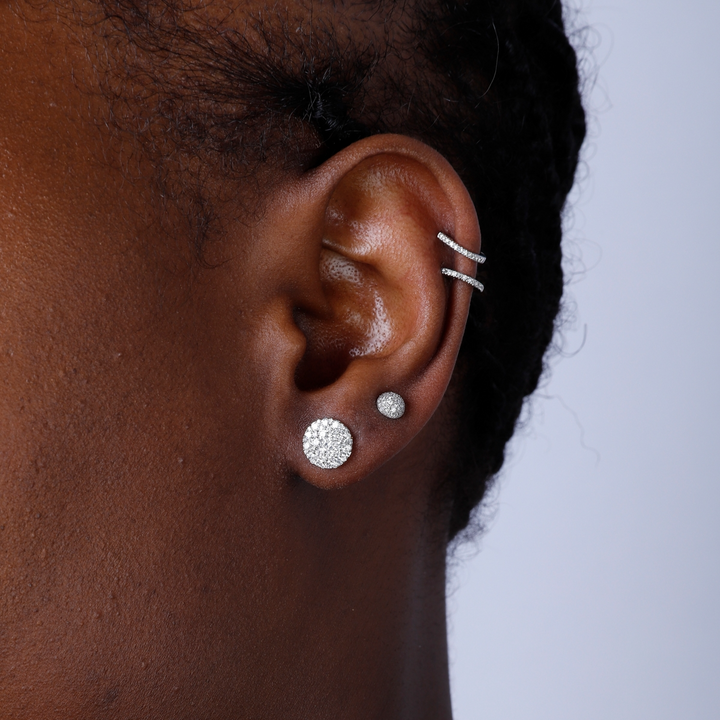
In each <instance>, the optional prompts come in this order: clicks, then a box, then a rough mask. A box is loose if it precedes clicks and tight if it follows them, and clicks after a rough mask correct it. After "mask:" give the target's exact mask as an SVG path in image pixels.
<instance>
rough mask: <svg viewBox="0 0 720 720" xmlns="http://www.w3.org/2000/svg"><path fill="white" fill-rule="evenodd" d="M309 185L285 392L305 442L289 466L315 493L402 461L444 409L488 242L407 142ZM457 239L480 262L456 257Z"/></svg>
mask: <svg viewBox="0 0 720 720" xmlns="http://www.w3.org/2000/svg"><path fill="white" fill-rule="evenodd" d="M302 182H306V183H307V186H306V189H305V190H304V191H301V192H299V193H296V196H297V197H299V198H303V199H304V202H303V206H302V208H300V207H298V209H297V215H296V216H297V217H301V216H302V217H303V218H304V225H305V226H306V227H308V228H312V230H311V231H310V232H307V233H306V236H305V237H303V238H297V239H296V247H298V245H299V246H300V247H301V250H302V253H303V256H304V261H303V262H302V263H298V265H297V268H298V270H297V277H296V282H295V283H291V284H292V285H293V287H294V288H295V290H294V292H293V293H292V294H288V295H287V298H286V300H287V302H288V303H289V304H291V307H290V308H289V312H290V313H291V314H292V317H293V319H294V323H295V325H296V327H297V328H299V329H300V331H301V332H302V334H303V336H304V337H305V348H304V352H303V353H302V357H301V358H300V359H299V362H297V364H296V366H295V367H293V368H292V369H290V368H287V370H286V373H287V374H288V375H290V372H287V371H290V370H291V377H286V378H284V379H283V380H282V382H284V383H287V384H288V388H287V393H284V395H285V397H286V403H285V408H284V411H283V414H284V415H285V418H286V425H285V426H286V428H287V431H288V434H289V435H292V434H294V435H295V437H296V441H295V443H294V444H293V443H292V440H291V439H290V442H289V443H288V444H287V446H286V447H287V450H288V455H289V457H288V458H287V461H288V462H289V463H290V464H291V466H292V467H293V469H294V472H296V473H297V474H298V475H300V476H301V477H303V478H304V479H305V480H307V481H308V482H310V483H312V484H314V485H316V486H318V487H321V488H327V489H329V488H339V487H344V486H346V485H348V484H351V483H353V482H356V481H358V480H360V479H362V478H363V477H366V476H367V475H369V474H371V473H372V472H374V471H375V470H377V469H378V468H380V467H381V466H382V465H384V463H386V462H387V461H388V460H389V459H390V458H392V457H393V456H394V455H396V454H397V453H398V452H400V451H402V449H403V448H404V447H405V446H406V445H407V444H408V443H409V442H410V441H411V440H412V439H413V438H414V437H415V436H416V435H417V434H418V433H419V432H420V431H421V430H422V428H423V427H424V426H425V424H426V423H427V422H428V420H429V419H430V418H431V417H432V415H433V413H434V412H435V410H436V409H437V407H438V405H439V403H440V401H441V400H442V397H443V395H444V393H445V390H446V388H447V385H448V383H449V381H450V378H451V376H452V373H453V369H454V366H455V360H456V357H457V352H458V350H459V347H460V342H461V339H462V335H463V331H464V327H465V322H466V319H467V314H468V309H469V303H470V296H471V292H472V289H471V287H470V286H469V285H468V284H466V283H467V282H468V281H470V280H472V279H473V278H474V275H475V267H476V265H475V263H476V260H477V259H478V257H477V256H475V257H474V259H473V253H476V252H479V244H480V233H479V227H478V222H477V217H476V215H475V209H474V206H473V204H472V202H471V200H470V198H469V196H468V194H467V191H466V190H465V188H464V186H463V184H462V182H461V180H460V178H459V177H458V176H457V174H456V173H455V172H454V170H453V169H452V167H451V166H450V165H449V163H447V161H446V160H444V159H443V158H442V157H441V156H439V155H438V154H437V153H436V152H435V151H433V150H432V149H430V148H429V147H427V146H425V145H423V144H422V143H419V142H417V141H415V140H412V139H409V138H405V137H399V136H376V137H373V138H370V139H369V140H363V141H361V142H359V143H356V144H355V145H353V146H351V147H350V148H347V149H346V150H344V151H342V152H341V153H338V155H336V156H334V157H333V158H331V159H330V160H329V161H327V163H325V164H324V165H323V166H321V167H319V168H317V169H316V170H314V171H313V173H312V174H311V175H310V176H309V177H308V178H306V179H304V180H303V181H301V183H302ZM308 189H309V190H308ZM307 198H310V202H309V203H308V202H307ZM438 233H444V234H445V236H446V237H447V239H449V240H450V247H448V244H447V243H446V241H444V240H443V241H442V242H441V240H440V239H438ZM452 238H455V239H457V240H458V241H459V244H460V245H461V246H462V247H463V248H465V249H466V250H467V251H469V252H463V253H462V254H459V253H458V252H457V249H456V248H452V249H451V245H452V243H453V242H454V241H455V240H453V239H452ZM444 243H445V244H444ZM308 258H310V259H312V266H311V265H310V263H309V262H308V261H307V260H308ZM300 268H303V269H302V272H301V270H300ZM312 268H314V269H312ZM443 268H446V269H448V270H450V271H451V272H454V273H455V275H454V277H458V275H462V276H463V277H461V278H460V279H465V282H455V280H454V279H452V277H453V276H449V275H447V274H445V273H444V272H443ZM287 285H288V283H287V278H286V279H285V281H284V286H287ZM290 383H292V387H290ZM401 405H402V411H401V409H400V408H401Z"/></svg>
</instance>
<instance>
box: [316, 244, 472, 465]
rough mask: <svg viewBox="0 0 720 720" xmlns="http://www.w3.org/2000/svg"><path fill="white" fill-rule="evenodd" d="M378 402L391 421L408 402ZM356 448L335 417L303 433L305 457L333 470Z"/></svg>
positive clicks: (452, 273) (393, 397)
mask: <svg viewBox="0 0 720 720" xmlns="http://www.w3.org/2000/svg"><path fill="white" fill-rule="evenodd" d="M437 238H438V240H440V241H441V242H443V243H445V244H446V245H447V246H448V247H450V248H452V249H453V250H454V251H455V252H457V253H460V255H464V256H465V257H467V258H470V260H474V261H475V262H476V263H478V264H480V265H482V264H483V263H484V262H485V259H486V258H485V255H483V254H482V253H474V252H471V251H470V250H468V249H466V248H464V247H462V245H458V244H457V243H456V242H455V241H454V240H453V239H452V238H450V237H449V236H448V235H446V234H445V233H443V232H439V233H438V234H437ZM440 272H441V273H442V274H443V275H447V276H449V277H453V278H456V279H457V280H462V281H463V282H466V283H467V284H468V285H471V286H472V287H474V288H476V289H477V290H479V291H480V292H482V291H483V290H484V289H485V287H484V285H483V284H482V283H481V282H479V281H478V280H476V279H475V278H472V277H470V276H469V275H465V274H463V273H461V272H458V271H457V270H452V269H451V268H441V269H440ZM375 405H376V407H377V409H378V412H379V413H380V414H381V415H383V416H385V417H386V418H389V419H390V420H398V419H399V418H401V417H402V416H403V415H404V414H405V401H404V400H403V398H402V397H401V396H400V395H398V393H396V392H384V393H381V394H380V395H379V396H378V398H377V400H376V401H375ZM352 451H353V436H352V434H351V433H350V430H349V429H348V427H347V425H345V424H344V423H342V422H340V420H335V419H334V418H322V419H320V420H315V422H313V423H311V424H310V425H309V426H308V427H307V429H306V430H305V434H304V435H303V452H304V453H305V457H306V458H307V459H308V460H309V461H310V463H312V464H313V465H315V466H316V467H319V468H322V469H324V470H333V469H335V468H339V467H340V466H341V465H344V464H345V463H346V462H347V461H348V459H349V458H350V455H351V454H352Z"/></svg>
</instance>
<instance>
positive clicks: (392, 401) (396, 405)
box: [377, 392, 405, 420]
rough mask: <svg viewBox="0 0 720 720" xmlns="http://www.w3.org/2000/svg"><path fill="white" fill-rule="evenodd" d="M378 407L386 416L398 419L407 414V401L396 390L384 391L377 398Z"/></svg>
mask: <svg viewBox="0 0 720 720" xmlns="http://www.w3.org/2000/svg"><path fill="white" fill-rule="evenodd" d="M377 409H378V410H379V411H380V413H381V414H383V415H384V416H385V417H387V418H390V419H391V420H397V419H398V418H401V417H402V416H403V415H404V414H405V401H404V400H403V399H402V398H401V397H400V396H399V395H398V394H397V393H394V392H384V393H383V394H382V395H380V396H379V397H378V399H377Z"/></svg>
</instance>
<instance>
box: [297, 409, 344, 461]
mask: <svg viewBox="0 0 720 720" xmlns="http://www.w3.org/2000/svg"><path fill="white" fill-rule="evenodd" d="M352 448H353V438H352V435H351V434H350V431H349V430H348V429H347V427H345V425H343V424H342V423H341V422H340V421H339V420H333V418H323V419H322V420H316V421H315V422H314V423H313V424H312V425H310V426H309V427H308V429H307V430H306V431H305V435H304V436H303V452H304V453H305V457H306V458H307V459H308V460H309V461H310V462H311V463H312V464H313V465H315V466H316V467H319V468H323V469H324V470H332V469H333V468H338V467H340V466H341V465H342V464H344V463H345V462H346V461H347V459H348V458H349V457H350V454H351V453H352Z"/></svg>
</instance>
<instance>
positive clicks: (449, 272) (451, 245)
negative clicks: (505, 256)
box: [437, 232, 486, 292]
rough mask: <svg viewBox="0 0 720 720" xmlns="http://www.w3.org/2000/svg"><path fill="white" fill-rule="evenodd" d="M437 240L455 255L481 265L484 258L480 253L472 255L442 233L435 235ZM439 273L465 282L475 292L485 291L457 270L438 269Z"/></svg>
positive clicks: (475, 281)
mask: <svg viewBox="0 0 720 720" xmlns="http://www.w3.org/2000/svg"><path fill="white" fill-rule="evenodd" d="M437 239H438V240H440V241H441V242H444V243H445V244H446V245H447V246H448V247H449V248H451V249H452V250H454V251H455V252H457V253H460V255H464V256H465V257H466V258H470V260H474V261H475V262H476V263H478V264H479V265H482V264H483V263H484V262H485V260H486V258H485V256H484V255H483V254H482V253H474V252H471V251H470V250H467V249H466V248H464V247H463V246H462V245H458V244H457V243H456V242H455V241H454V240H453V239H452V238H451V237H448V236H447V235H446V234H445V233H444V232H439V233H438V234H437ZM440 272H441V273H442V274H443V275H447V276H448V277H453V278H455V279H457V280H462V281H463V282H466V283H467V284H468V285H472V287H474V288H475V289H476V290H479V291H480V292H482V291H483V290H484V289H485V286H484V285H483V284H482V283H481V282H479V281H478V280H476V279H475V278H473V277H470V276H469V275H464V274H463V273H461V272H458V271H457V270H451V269H450V268H440Z"/></svg>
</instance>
